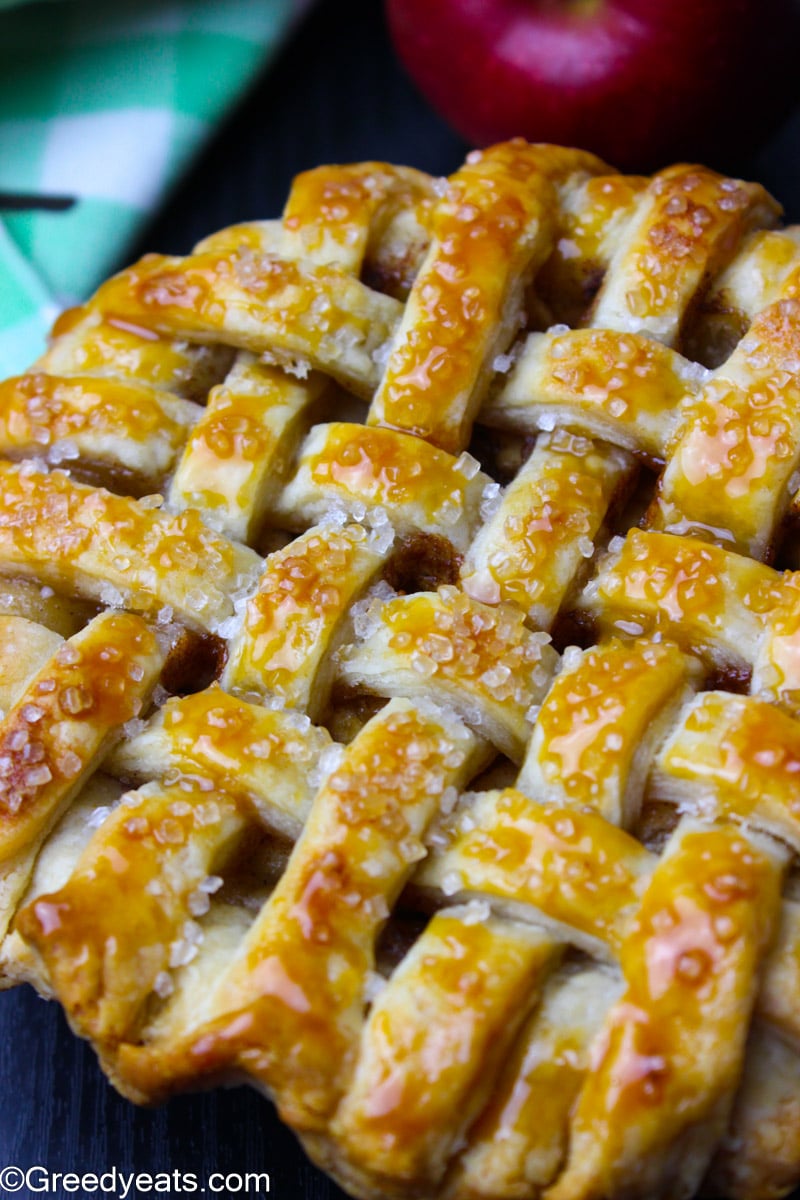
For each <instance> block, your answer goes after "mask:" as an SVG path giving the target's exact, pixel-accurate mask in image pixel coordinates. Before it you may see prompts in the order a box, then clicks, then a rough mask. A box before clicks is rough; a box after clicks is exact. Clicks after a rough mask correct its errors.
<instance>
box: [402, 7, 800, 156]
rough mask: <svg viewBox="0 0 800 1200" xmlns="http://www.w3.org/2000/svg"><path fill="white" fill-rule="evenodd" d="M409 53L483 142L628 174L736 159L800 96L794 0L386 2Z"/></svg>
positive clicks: (428, 86) (422, 83)
mask: <svg viewBox="0 0 800 1200" xmlns="http://www.w3.org/2000/svg"><path fill="white" fill-rule="evenodd" d="M387 12H388V18H389V27H390V30H391V33H392V36H393V38H394V42H395V45H396V47H397V49H398V51H399V54H400V57H401V58H402V60H403V62H404V63H405V64H406V66H407V68H408V70H409V71H410V72H411V75H412V76H413V78H414V79H415V81H416V83H417V84H418V86H419V87H420V89H421V90H422V92H423V93H424V94H425V96H427V98H428V100H429V101H430V102H431V104H432V105H433V106H434V108H436V109H437V110H438V111H439V112H440V113H441V114H442V115H443V116H444V117H445V118H446V119H447V120H448V121H449V122H450V123H451V124H452V125H453V126H454V127H455V128H456V129H457V130H458V131H459V133H461V134H462V135H463V136H464V137H465V138H467V139H468V140H469V141H471V142H475V143H478V144H480V145H486V144H488V143H490V142H495V141H501V140H503V139H505V138H509V137H513V136H515V135H522V136H523V137H526V138H528V139H529V140H530V141H548V142H559V143H562V144H564V145H572V146H581V147H583V148H585V149H587V150H593V151H595V153H597V154H599V155H600V156H601V157H603V158H606V159H608V161H609V162H611V163H614V164H615V165H617V166H620V167H625V168H649V167H652V166H655V165H658V164H663V163H664V162H666V161H668V160H669V159H674V158H686V157H694V156H697V155H701V156H702V155H705V156H706V157H707V158H709V159H711V160H712V161H719V159H720V157H723V158H724V157H727V156H730V155H731V153H733V154H736V155H737V157H739V153H738V152H741V150H742V149H743V148H744V149H745V150H749V149H751V148H752V147H753V146H754V145H756V144H757V143H758V141H759V140H760V139H763V138H764V137H765V136H766V134H767V133H768V132H769V129H770V128H771V127H772V126H773V125H774V124H775V123H776V121H777V119H778V118H779V117H780V116H781V115H783V113H784V112H785V110H786V107H787V103H788V101H789V99H791V98H792V96H794V98H800V96H798V87H797V83H796V78H797V76H796V61H797V54H798V50H800V38H799V37H798V19H797V8H796V7H795V5H794V3H793V0H387Z"/></svg>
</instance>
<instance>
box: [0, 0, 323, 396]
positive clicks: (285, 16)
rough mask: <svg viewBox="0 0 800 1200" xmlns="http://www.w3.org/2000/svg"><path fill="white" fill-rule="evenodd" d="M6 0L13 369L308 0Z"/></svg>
mask: <svg viewBox="0 0 800 1200" xmlns="http://www.w3.org/2000/svg"><path fill="white" fill-rule="evenodd" d="M7 4H8V0H0V6H2V11H0V193H4V192H5V193H17V194H18V193H33V194H35V195H51V196H74V197H76V200H77V202H76V203H75V204H74V206H73V207H72V208H71V209H69V210H68V211H66V212H41V211H38V212H31V211H28V212H15V213H12V212H8V211H6V212H5V213H3V214H2V216H0V378H4V377H5V376H7V375H10V374H14V373H16V372H18V371H21V370H23V369H24V368H25V367H26V366H28V365H29V364H30V362H31V361H32V359H34V358H35V357H36V356H37V355H38V354H40V353H41V351H42V349H43V347H44V342H45V334H46V332H47V329H48V327H49V325H50V323H51V322H52V320H53V318H54V316H55V315H56V313H57V312H58V311H59V310H60V309H61V308H63V307H64V306H65V305H68V304H71V303H75V301H76V300H80V299H82V298H85V297H86V296H88V295H89V294H90V293H91V292H92V291H93V289H94V288H95V287H96V286H97V284H98V283H99V282H100V280H101V279H103V278H104V277H105V276H106V275H107V274H108V273H109V271H110V270H112V269H113V268H114V267H115V265H116V264H117V263H118V262H119V261H120V258H121V256H122V255H123V254H124V253H125V250H126V248H127V247H128V246H129V245H130V244H131V242H132V241H133V239H134V238H135V236H136V234H137V232H138V231H139V229H140V227H141V226H142V224H143V223H144V221H145V220H146V219H147V217H148V216H149V215H150V214H151V213H152V212H153V210H154V209H155V208H156V207H157V205H158V203H159V201H160V200H161V199H162V197H163V196H164V193H165V191H166V190H167V188H168V187H169V186H170V184H171V183H172V182H173V181H174V180H175V178H176V177H177V175H178V174H179V173H180V172H181V171H182V170H183V169H184V168H185V166H186V165H187V163H188V161H189V160H190V158H191V157H192V155H194V154H195V153H196V151H197V150H198V148H199V147H200V146H201V145H202V143H203V141H204V140H205V138H206V137H207V136H208V134H209V132H210V130H211V129H212V128H213V126H214V125H215V124H216V123H217V122H218V121H219V120H220V118H221V117H222V116H223V115H224V114H225V112H226V111H227V110H228V109H229V108H230V106H231V105H232V104H233V103H234V102H235V101H236V100H237V98H238V97H239V96H240V95H241V94H242V92H243V91H244V90H245V89H246V87H247V86H248V84H249V83H250V82H251V81H252V79H253V77H254V76H255V74H256V73H257V72H258V70H259V69H260V68H261V67H262V66H263V64H264V63H265V62H266V61H267V60H268V58H269V57H270V55H272V54H273V53H274V52H275V50H276V48H277V47H278V45H279V44H280V41H281V39H282V37H283V35H284V34H285V32H286V30H287V28H288V27H289V25H290V24H291V22H292V20H293V18H295V17H296V16H297V15H298V13H299V11H300V9H301V8H303V7H305V2H304V0H69V2H65V0H50V2H48V3H33V4H25V5H24V6H22V7H20V6H16V7H13V6H12V7H8V6H7Z"/></svg>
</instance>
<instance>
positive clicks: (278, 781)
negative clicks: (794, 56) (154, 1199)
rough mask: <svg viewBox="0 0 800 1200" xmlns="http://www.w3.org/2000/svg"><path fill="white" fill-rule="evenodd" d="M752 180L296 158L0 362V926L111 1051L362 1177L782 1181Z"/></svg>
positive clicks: (791, 929)
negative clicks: (240, 1102)
mask: <svg viewBox="0 0 800 1200" xmlns="http://www.w3.org/2000/svg"><path fill="white" fill-rule="evenodd" d="M778 222H779V209H778V207H777V205H776V204H775V203H774V202H773V200H772V199H771V198H770V197H769V196H768V195H767V194H766V193H765V192H764V191H763V189H762V188H760V187H759V186H757V185H754V184H748V183H742V182H740V181H738V180H733V179H726V178H723V177H720V176H719V175H717V174H715V173H714V172H712V171H709V170H706V169H704V168H702V167H693V166H678V167H672V168H669V169H667V170H665V171H662V172H660V173H658V174H657V175H655V176H654V177H653V178H652V179H645V178H630V177H623V176H619V175H617V174H614V173H613V171H612V170H611V169H610V168H609V167H607V166H605V165H604V164H603V163H602V162H600V161H598V160H597V159H596V158H594V157H593V156H591V155H589V154H586V153H583V152H580V151H574V150H565V149H560V148H557V147H549V146H530V145H527V144H525V143H523V142H518V141H517V142H510V143H507V144H504V145H500V146H496V147H493V148H491V149H488V150H485V151H482V152H476V153H474V154H471V155H470V156H469V158H468V160H467V162H466V163H465V165H464V166H463V167H462V168H461V169H460V170H459V171H458V172H456V174H455V175H454V176H453V177H452V178H450V179H449V180H436V179H431V178H429V177H427V176H425V175H423V174H421V173H420V172H418V171H413V170H410V169H406V168H395V167H390V166H386V165H384V164H379V163H366V164H361V165H357V166H351V167H323V168H320V169H319V170H316V171H310V172H308V173H306V174H304V175H301V176H300V177H299V178H298V179H297V180H296V181H295V183H294V185H293V187H292V190H291V194H290V197H289V201H288V204H287V207H286V211H285V213H284V217H283V219H282V221H265V222H255V223H251V224H247V225H241V226H236V227H234V228H231V229H226V230H223V231H222V232H221V233H219V234H215V235H214V236H212V237H210V238H209V239H207V241H205V242H204V243H203V244H201V245H200V246H199V247H198V248H197V250H196V252H195V253H193V254H192V255H190V256H189V257H187V258H183V259H181V258H164V257H161V256H149V257H147V258H145V259H143V260H142V261H141V262H139V263H137V264H136V265H135V266H133V267H131V268H130V269H129V270H126V271H123V272H122V274H120V275H118V276H117V277H116V278H114V279H112V280H111V281H109V282H108V283H107V284H105V285H104V286H103V287H101V288H100V290H99V292H98V293H97V295H96V296H95V297H94V299H93V300H91V301H90V302H89V303H88V304H87V305H86V306H85V307H83V308H82V309H79V310H77V311H73V312H71V313H69V314H66V315H65V316H64V317H62V318H61V320H60V321H59V322H58V323H57V325H56V328H55V330H54V338H53V342H52V346H51V348H50V350H49V351H48V352H47V354H46V355H45V357H44V358H43V359H42V360H41V361H40V362H39V363H38V364H37V365H36V366H35V367H34V368H32V370H31V371H30V372H29V373H28V374H26V375H23V376H21V377H20V378H18V379H13V380H9V381H7V382H6V383H4V384H3V385H2V386H1V387H0V453H2V455H3V459H2V461H0V571H2V574H3V584H2V588H0V609H2V616H0V635H2V636H0V656H2V671H0V705H1V706H2V708H3V710H4V713H5V715H4V717H3V720H2V723H0V744H1V745H0V776H1V777H2V780H3V791H2V799H1V801H0V848H1V853H2V860H1V861H2V867H1V868H0V871H1V872H2V873H1V874H0V879H1V880H2V884H0V906H1V907H0V912H1V914H2V934H4V935H5V936H4V940H3V942H2V951H1V952H2V970H3V973H4V980H5V982H6V983H7V984H11V983H15V982H18V981H23V980H27V981H30V982H31V983H33V984H34V986H35V987H37V988H38V989H39V991H40V992H42V993H43V994H44V995H52V996H55V997H57V998H58V1000H59V1001H60V1002H61V1004H62V1005H63V1006H64V1009H65V1011H66V1013H67V1016H68V1018H69V1020H70V1022H71V1024H72V1026H73V1028H74V1029H75V1031H76V1032H77V1033H78V1034H80V1035H81V1036H84V1037H87V1038H89V1039H90V1040H91V1041H92V1043H93V1045H94V1047H95V1049H96V1051H97V1053H98V1055H99V1058H100V1061H101V1063H102V1065H103V1068H104V1069H105V1071H106V1072H107V1073H108V1075H109V1076H110V1078H111V1079H112V1081H113V1082H114V1083H115V1085H116V1086H117V1087H118V1088H119V1089H120V1091H122V1092H123V1093H125V1094H126V1095H128V1096H130V1097H131V1098H132V1099H133V1100H135V1101H140V1102H149V1101H154V1100H160V1099H162V1098H164V1097H166V1096H168V1095H169V1094H170V1093H172V1092H174V1091H176V1090H178V1089H181V1088H190V1087H192V1086H195V1085H203V1086H206V1085H207V1084H209V1083H211V1082H213V1081H214V1080H215V1079H217V1078H219V1079H227V1078H229V1077H231V1076H234V1077H237V1076H242V1077H244V1078H246V1079H248V1080H249V1081H250V1082H252V1083H253V1084H255V1085H256V1086H257V1087H259V1088H261V1089H263V1090H264V1091H265V1092H266V1093H267V1094H268V1095H269V1096H271V1097H272V1098H273V1099H274V1100H275V1102H276V1104H277V1106H278V1108H279V1110H280V1113H281V1115H282V1116H283V1118H284V1120H285V1121H286V1122H287V1123H288V1124H289V1125H290V1126H291V1127H292V1128H293V1129H294V1130H295V1131H296V1132H297V1133H298V1134H299V1136H300V1137H301V1139H302V1140H303V1142H304V1144H305V1145H306V1147H307V1149H308V1151H309V1153H310V1155H311V1156H312V1157H313V1158H314V1159H315V1161H317V1162H318V1163H319V1164H321V1165H322V1166H323V1167H324V1168H325V1169H326V1170H327V1171H329V1172H330V1173H331V1174H332V1175H333V1176H334V1177H335V1178H336V1179H337V1180H339V1181H340V1182H341V1183H342V1184H343V1185H344V1187H346V1188H347V1189H348V1190H349V1191H350V1192H351V1193H352V1194H353V1195H355V1196H359V1197H368V1198H372V1197H375V1198H378V1197H404V1196H408V1197H412V1196H413V1197H423V1196H424V1197H442V1198H443V1200H479V1198H481V1197H483V1198H486V1200H490V1198H491V1200H522V1198H524V1197H537V1196H539V1195H540V1194H542V1193H543V1192H546V1195H547V1197H548V1200H611V1198H616V1197H625V1198H632V1197H641V1198H645V1197H647V1198H652V1197H658V1196H662V1197H678V1196H680V1197H686V1196H690V1195H693V1194H694V1193H695V1192H697V1191H698V1190H699V1189H700V1188H701V1187H702V1188H705V1189H706V1190H707V1191H708V1192H709V1193H710V1194H714V1195H725V1196H731V1197H742V1198H745V1197H749V1198H754V1200H755V1198H761V1197H773V1196H778V1195H781V1194H783V1193H784V1192H786V1191H788V1190H789V1189H790V1188H791V1187H792V1186H793V1185H794V1184H795V1183H796V1182H797V1181H798V1179H800V1053H799V1052H798V1047H800V902H799V901H798V899H797V897H798V890H797V882H796V881H797V872H796V869H795V856H796V854H797V852H798V851H800V724H798V717H799V716H800V572H797V571H794V570H792V569H791V568H792V566H793V565H794V564H795V562H796V559H795V550H794V537H793V535H792V533H791V532H790V531H791V527H792V526H791V520H792V515H793V510H794V507H795V506H796V504H797V493H798V489H799V488H800V473H798V466H799V465H800V418H798V412H800V231H799V230H797V229H780V228H779V227H778ZM206 396H207V403H205V406H204V407H203V401H204V400H205V399H206ZM501 483H502V484H505V485H506V486H505V488H504V489H503V488H501ZM126 789H128V790H126Z"/></svg>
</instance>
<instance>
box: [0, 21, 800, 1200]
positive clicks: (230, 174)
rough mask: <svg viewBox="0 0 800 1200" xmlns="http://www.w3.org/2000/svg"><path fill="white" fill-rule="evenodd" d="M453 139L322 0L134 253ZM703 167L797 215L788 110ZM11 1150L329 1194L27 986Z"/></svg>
mask: <svg viewBox="0 0 800 1200" xmlns="http://www.w3.org/2000/svg"><path fill="white" fill-rule="evenodd" d="M466 149H467V147H466V146H465V145H464V143H462V142H461V141H460V140H459V139H458V138H457V137H456V136H455V135H454V134H453V133H452V132H450V131H449V130H448V129H447V127H446V126H445V125H444V124H443V123H442V122H441V121H440V120H439V119H438V118H437V117H436V116H435V115H434V114H433V113H432V112H431V111H430V110H429V108H428V107H427V105H426V104H425V103H424V101H423V100H421V99H420V98H419V97H418V96H417V94H416V93H415V92H414V91H413V89H412V87H411V85H410V84H409V83H408V82H407V80H406V79H405V77H404V76H403V74H402V72H401V70H400V68H399V67H398V66H397V64H396V63H395V61H394V59H393V57H392V54H391V50H390V47H389V44H388V40H387V36H386V32H385V29H384V26H383V21H382V16H381V9H380V4H379V2H378V0H321V2H320V3H319V4H318V5H317V7H316V8H315V9H314V10H313V11H312V13H311V15H310V16H309V17H308V18H307V19H306V21H305V22H304V23H303V24H302V25H301V27H300V28H299V29H298V30H297V31H296V33H295V35H294V37H293V38H292V39H291V40H290V42H289V43H288V44H287V46H286V47H285V49H284V51H283V53H282V55H281V57H280V59H279V60H278V62H277V63H276V64H275V65H274V66H273V67H272V69H271V70H270V71H269V72H268V73H267V74H266V76H265V77H264V79H263V81H262V82H261V83H260V84H259V85H258V86H257V87H256V88H255V89H254V90H253V92H252V93H251V95H250V96H249V97H248V99H247V100H246V101H245V102H244V104H242V105H241V106H240V107H239V109H238V110H237V111H236V112H235V113H233V114H232V115H231V117H230V119H229V120H228V122H227V124H226V125H225V127H224V128H223V129H222V130H221V131H220V132H219V134H218V135H217V136H216V137H215V139H214V141H213V143H212V144H211V145H210V146H209V147H208V149H207V151H206V152H205V153H204V155H203V157H202V159H201V160H200V161H199V162H198V163H197V165H196V167H195V168H194V169H193V170H192V172H191V174H190V175H189V176H188V177H187V178H186V179H185V180H184V182H183V183H182V184H181V185H180V187H179V188H178V189H177V190H176V192H175V193H174V195H173V196H172V197H171V198H170V199H169V200H168V202H167V204H166V205H165V206H164V208H163V210H162V211H161V213H160V214H159V215H158V217H157V218H156V219H155V220H154V221H153V223H152V225H151V227H150V229H149V230H148V231H147V233H146V235H145V236H144V237H143V238H142V240H141V245H140V246H139V247H137V248H135V252H139V251H143V250H145V249H152V250H161V251H164V252H166V253H183V252H186V251H188V250H189V248H190V247H191V245H192V243H193V242H195V241H197V240H198V239H199V238H201V237H202V236H204V235H205V234H206V233H208V232H210V231H211V230H212V229H217V228H221V227H222V226H224V225H228V224H232V223H233V222H236V221H242V220H247V219H251V218H256V217H269V216H276V215H278V214H279V212H280V210H281V208H282V205H283V202H284V199H285V197H286V193H287V190H288V186H289V182H290V180H291V178H292V176H293V175H294V174H295V173H296V172H297V171H300V170H303V169H305V168H307V167H311V166H315V165H317V164H319V163H321V162H336V161H338V162H349V161H356V160H360V159H368V158H376V159H385V160H388V161H392V162H404V163H408V164H411V165H413V166H416V167H420V168H422V169H424V170H428V171H431V172H434V173H435V174H446V173H448V172H450V171H452V170H454V169H455V168H456V167H457V166H458V164H459V162H460V161H461V159H462V158H463V155H464V153H465V151H466ZM711 165H713V166H719V167H721V168H725V169H729V170H733V171H736V172H738V173H740V174H742V175H744V176H745V177H747V176H749V177H751V178H757V179H760V180H762V181H763V182H765V183H766V184H767V185H768V186H769V187H771V188H772V190H773V191H774V192H775V194H776V195H777V196H778V198H779V199H780V200H781V201H782V202H783V204H784V205H785V207H786V209H787V214H788V216H789V217H790V218H791V219H794V220H800V115H798V118H796V119H794V120H793V121H790V122H789V124H788V125H787V126H786V127H785V129H784V130H783V131H782V133H781V134H780V135H779V136H777V137H776V138H774V139H773V141H772V142H771V143H770V145H769V146H768V147H767V149H766V150H765V152H763V153H762V154H761V155H760V156H759V158H758V159H757V160H756V161H755V162H742V163H730V162H726V163H714V162H712V163H711ZM10 1163H14V1164H17V1165H19V1166H20V1167H22V1168H23V1169H25V1168H28V1167H30V1166H34V1165H37V1164H41V1165H42V1166H44V1167H47V1168H48V1169H49V1170H51V1171H76V1172H78V1173H79V1174H81V1173H86V1172H95V1173H96V1174H98V1175H100V1174H102V1173H103V1172H104V1171H108V1170H109V1169H110V1168H111V1167H112V1166H116V1167H117V1168H118V1170H120V1171H123V1172H134V1171H149V1172H152V1173H155V1172H172V1171H175V1170H179V1171H183V1172H194V1173H195V1174H196V1175H197V1176H198V1178H199V1180H200V1181H201V1183H202V1182H203V1181H204V1180H206V1179H207V1178H208V1176H209V1175H210V1174H211V1173H212V1172H214V1171H220V1172H223V1173H226V1174H227V1173H228V1172H238V1173H240V1174H243V1173H244V1172H246V1171H264V1170H266V1171H268V1172H269V1173H270V1176H271V1184H272V1186H271V1192H270V1194H271V1195H272V1196H273V1197H277V1198H278V1200H334V1198H335V1197H341V1196H342V1193H341V1192H340V1191H339V1189H338V1188H336V1187H334V1186H333V1185H332V1184H331V1183H329V1182H328V1180H327V1179H326V1178H325V1177H324V1176H322V1175H321V1174H320V1173H319V1172H318V1171H316V1170H315V1169H314V1168H313V1167H312V1166H310V1165H309V1163H308V1162H307V1160H306V1159H305V1156H304V1155H303V1153H302V1151H301V1150H300V1149H299V1147H298V1146H297V1144H296V1143H295V1140H294V1138H293V1137H292V1135H291V1134H289V1133H288V1132H287V1131H286V1130H285V1129H284V1128H283V1127H282V1126H281V1125H280V1123H279V1122H278V1120H277V1118H276V1117H275V1115H274V1113H273V1111H272V1108H271V1106H270V1105H269V1104H268V1103H267V1102H266V1101H264V1100H263V1099H261V1098H260V1097H258V1096H257V1095H256V1094H255V1093H254V1092H252V1091H249V1090H247V1089H243V1088H239V1089H236V1090H233V1091H228V1092H221V1091H218V1092H213V1093H209V1094H206V1095H200V1096H189V1097H185V1098H181V1099H177V1100H174V1101H172V1102H171V1103H170V1104H169V1105H168V1106H167V1107H165V1108H162V1109H158V1110H154V1111H143V1110H140V1109H136V1108H134V1107H133V1106H132V1105H130V1104H128V1103H127V1102H126V1101H124V1100H122V1099H120V1097H119V1096H117V1095H116V1093H115V1092H114V1091H113V1090H112V1089H111V1087H110V1086H109V1085H108V1084H107V1083H106V1082H105V1080H104V1078H103V1076H102V1074H101V1073H100V1070H99V1068H98V1067H97V1065H96V1062H95V1059H94V1056H93V1054H92V1053H91V1052H90V1051H89V1050H88V1049H87V1048H86V1046H85V1045H84V1044H83V1043H82V1042H79V1041H78V1040H77V1039H76V1038H74V1037H73V1036H72V1035H71V1033H70V1032H69V1030H68V1029H67V1026H66V1024H65V1022H64V1019H63V1017H62V1016H61V1013H60V1011H59V1010H58V1008H57V1007H56V1006H55V1005H54V1004H45V1003H44V1002H42V1001H41V1000H39V999H37V998H36V997H35V996H34V995H33V993H32V992H31V991H30V989H28V988H22V989H17V990H15V991H13V992H9V993H5V994H3V995H0V1168H2V1167H3V1166H4V1165H7V1164H10ZM5 1194H7V1193H2V1192H0V1200H2V1197H3V1195H5ZM15 1194H16V1195H17V1196H18V1197H23V1196H26V1197H27V1196H28V1195H30V1196H33V1195H34V1193H33V1192H31V1193H28V1192H27V1191H18V1192H16V1193H15ZM50 1194H51V1195H53V1194H54V1193H50ZM55 1194H57V1195H66V1194H67V1193H66V1192H62V1191H59V1192H57V1193H55ZM97 1194H98V1195H99V1194H101V1193H97ZM142 1194H143V1193H142ZM173 1194H175V1193H173ZM231 1194H233V1193H231ZM240 1194H242V1195H244V1194H245V1193H240ZM250 1194H251V1195H252V1194H255V1193H250Z"/></svg>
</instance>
